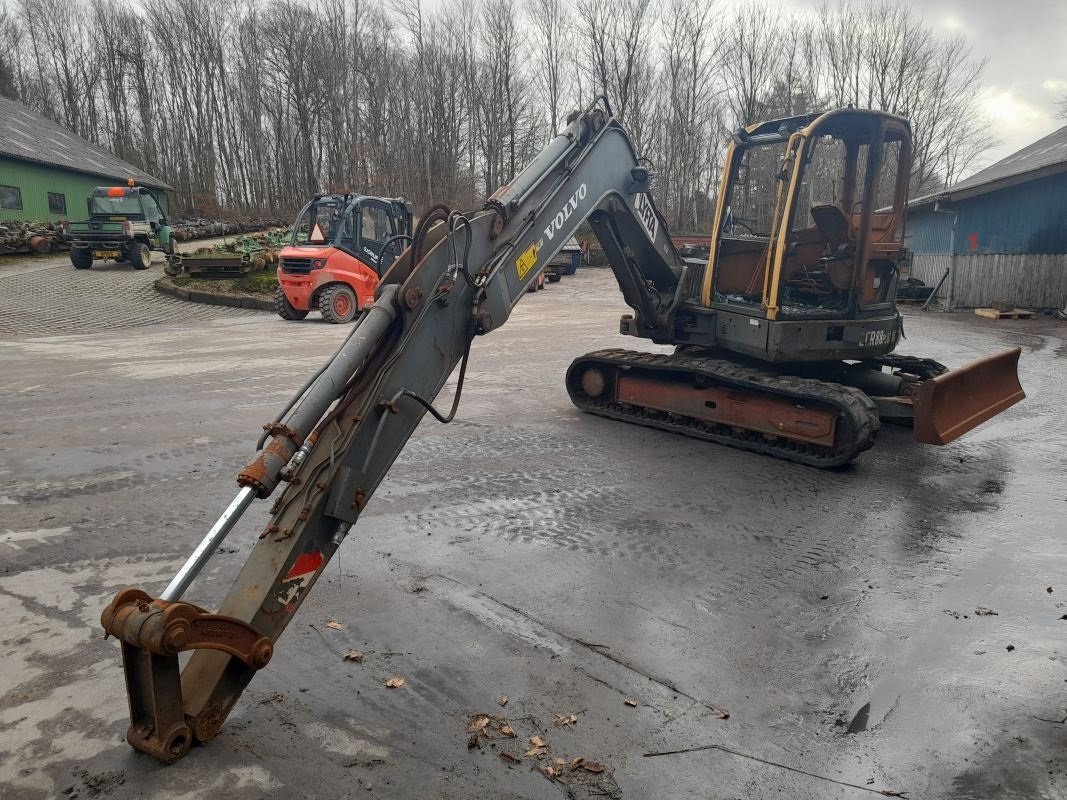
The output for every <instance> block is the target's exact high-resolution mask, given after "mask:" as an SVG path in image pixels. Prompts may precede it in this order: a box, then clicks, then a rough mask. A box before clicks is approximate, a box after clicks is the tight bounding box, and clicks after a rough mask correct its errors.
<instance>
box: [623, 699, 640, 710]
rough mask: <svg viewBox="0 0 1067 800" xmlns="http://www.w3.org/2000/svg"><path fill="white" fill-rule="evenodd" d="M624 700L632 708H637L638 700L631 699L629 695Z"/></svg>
mask: <svg viewBox="0 0 1067 800" xmlns="http://www.w3.org/2000/svg"><path fill="white" fill-rule="evenodd" d="M622 702H624V703H626V705H628V706H630V707H631V708H636V707H637V701H636V700H631V699H630V698H629V697H627V698H626V699H625V700H623V701H622Z"/></svg>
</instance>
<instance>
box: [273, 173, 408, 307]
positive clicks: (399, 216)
mask: <svg viewBox="0 0 1067 800" xmlns="http://www.w3.org/2000/svg"><path fill="white" fill-rule="evenodd" d="M410 242H411V204H410V203H408V201H406V200H404V199H403V198H401V197H367V196H365V195H360V194H317V195H315V196H314V197H313V198H311V200H310V201H309V202H308V204H307V205H305V206H304V207H303V208H302V209H301V210H300V213H299V214H298V215H297V217H296V222H295V223H293V235H292V238H291V239H290V242H289V245H288V246H287V247H285V248H283V249H282V251H281V253H280V254H279V258H278V288H277V290H276V291H275V293H274V308H275V310H276V311H277V312H278V316H280V317H281V318H282V319H287V320H299V319H304V317H306V316H307V315H308V313H310V312H311V311H313V310H318V311H319V313H320V314H322V318H323V319H324V320H326V321H327V322H331V323H334V324H339V323H343V322H351V321H352V320H354V319H355V318H356V317H357V316H358V315H359V312H360V311H362V310H363V308H364V307H366V306H367V305H369V304H371V303H373V302H374V291H375V289H377V288H378V281H379V280H380V279H381V276H382V274H383V273H384V272H385V271H386V270H387V269H389V267H390V265H391V264H392V263H393V261H394V260H395V259H396V257H397V256H398V255H399V254H400V253H401V252H403V250H404V249H405V248H406V247H407V245H408V244H409V243H410Z"/></svg>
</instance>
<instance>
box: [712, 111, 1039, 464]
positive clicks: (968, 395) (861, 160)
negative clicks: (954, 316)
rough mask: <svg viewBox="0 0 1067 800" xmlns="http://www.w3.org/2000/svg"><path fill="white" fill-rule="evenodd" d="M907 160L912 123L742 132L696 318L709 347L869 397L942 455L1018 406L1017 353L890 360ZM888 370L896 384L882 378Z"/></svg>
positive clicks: (853, 115) (816, 123)
mask: <svg viewBox="0 0 1067 800" xmlns="http://www.w3.org/2000/svg"><path fill="white" fill-rule="evenodd" d="M911 157H912V141H911V126H910V125H909V123H908V121H907V120H905V119H903V118H901V117H896V116H893V115H891V114H886V113H884V112H880V111H872V110H867V109H853V108H845V109H838V110H836V111H830V112H826V113H821V114H809V115H806V116H800V117H792V118H789V119H781V120H773V121H771V122H764V123H760V124H757V125H752V126H750V127H748V128H743V129H741V130H738V131H737V132H736V133H735V134H734V135H733V137H732V141H731V143H730V145H729V147H728V149H727V154H726V164H725V168H724V171H723V178H722V184H721V187H720V192H719V202H718V204H717V208H716V213H715V218H714V227H713V233H712V240H711V256H710V258H709V262H708V265H707V268H706V269H705V272H704V276H703V283H702V292H701V297H700V303H699V305H700V307H701V310H702V311H703V313H705V314H708V315H709V317H710V319H711V320H712V321H713V322H714V326H715V327H714V339H713V342H712V344H713V346H715V347H717V348H721V349H726V350H732V351H735V352H739V353H742V354H745V355H748V356H752V357H755V358H757V359H760V360H762V361H766V362H772V363H779V364H782V365H783V368H785V369H788V370H789V371H792V372H794V373H797V374H802V375H807V376H810V377H815V378H818V379H820V380H833V381H835V382H837V383H841V384H845V385H850V386H855V387H857V388H861V389H862V390H863V391H865V392H867V393H868V394H869V395H871V397H872V399H873V400H874V402H875V404H876V406H877V407H878V411H879V415H880V416H881V418H882V419H886V420H900V421H907V422H909V423H911V424H913V425H914V429H915V438H916V439H917V440H919V441H921V442H926V443H931V444H944V443H946V442H949V441H952V440H953V439H955V438H957V437H958V436H960V435H962V434H963V433H965V432H966V431H968V430H971V429H972V428H973V427H975V426H976V425H978V424H980V423H981V422H983V421H985V420H987V419H990V418H991V417H993V416H995V415H996V414H998V413H1000V412H1001V411H1003V410H1004V409H1005V408H1007V407H1009V406H1011V405H1013V404H1014V403H1016V402H1018V401H1019V400H1020V399H1021V398H1022V397H1023V392H1022V388H1021V387H1020V385H1019V379H1018V375H1017V369H1016V366H1017V362H1018V358H1019V354H1018V351H1017V350H1010V351H1007V352H1005V353H1002V354H1000V355H999V356H994V357H991V358H987V359H982V360H981V361H977V362H975V363H973V364H971V365H968V366H966V367H963V368H961V369H958V370H953V371H952V372H946V371H945V370H944V367H941V365H938V364H936V362H927V361H922V360H915V359H910V360H909V359H907V358H906V357H899V356H891V355H890V353H892V351H893V350H894V349H895V348H896V346H897V344H898V341H899V339H900V337H901V329H902V324H901V317H900V314H899V313H898V312H897V307H896V291H897V283H898V280H899V275H900V267H901V265H902V264H903V263H904V262H905V260H906V258H907V251H906V250H905V248H904V241H903V240H904V223H905V214H906V211H907V198H908V181H909V178H910V173H911ZM703 328H704V329H705V330H707V328H708V325H707V324H706V323H705V325H704V326H703ZM697 343H698V344H700V342H697ZM920 361H921V362H922V363H920ZM882 367H886V368H888V369H889V370H890V372H892V373H894V375H893V380H888V379H887V376H881V377H879V376H877V372H878V370H880V369H881V368H882ZM909 370H910V371H909ZM897 378H902V379H907V380H908V381H911V382H910V383H901V382H900V380H897Z"/></svg>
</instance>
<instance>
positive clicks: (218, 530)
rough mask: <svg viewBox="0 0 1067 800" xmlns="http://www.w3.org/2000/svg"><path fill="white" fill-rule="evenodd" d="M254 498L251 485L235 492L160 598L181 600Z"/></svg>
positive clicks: (254, 494) (168, 600) (169, 600)
mask: <svg viewBox="0 0 1067 800" xmlns="http://www.w3.org/2000/svg"><path fill="white" fill-rule="evenodd" d="M255 499H256V493H255V492H254V491H253V490H252V489H251V487H247V486H246V487H245V488H244V489H242V490H241V491H239V492H238V493H237V496H236V497H235V498H233V502H232V503H230V505H229V506H228V507H227V508H226V510H225V511H223V512H222V516H221V517H219V518H218V519H217V520H216V521H215V524H214V525H212V526H211V530H209V531H208V532H207V535H206V536H205V537H204V538H203V539H202V540H201V541H200V544H199V545H197V547H196V549H195V550H194V551H193V554H192V555H191V556H189V558H188V560H187V561H186V562H185V564H183V565H182V568H181V569H180V570H178V574H177V575H175V576H174V580H172V581H171V582H170V584H169V585H168V586H167V588H166V589H165V590H164V591H163V594H161V595H160V596H159V599H160V600H166V601H167V602H168V603H173V602H175V601H177V600H181V598H182V595H183V594H185V590H186V589H188V588H189V584H190V583H192V582H193V580H194V579H195V578H196V576H197V575H199V574H200V570H202V569H203V568H204V565H205V564H207V562H208V559H209V558H211V556H212V555H214V553H215V550H216V549H217V548H218V546H219V545H220V544H222V540H223V539H225V538H226V536H227V534H229V532H230V531H231V530H233V526H234V525H236V524H237V520H239V519H240V518H241V515H242V514H244V513H245V511H246V510H247V509H248V507H249V506H250V505H252V501H253V500H255Z"/></svg>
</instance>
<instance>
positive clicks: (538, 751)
mask: <svg viewBox="0 0 1067 800" xmlns="http://www.w3.org/2000/svg"><path fill="white" fill-rule="evenodd" d="M547 752H548V748H547V747H545V746H543V745H542V746H540V747H531V748H530V749H529V750H527V751H526V752H525V753H523V755H524V756H526V757H527V758H540V757H541V756H543V755H544V754H545V753H547Z"/></svg>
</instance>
